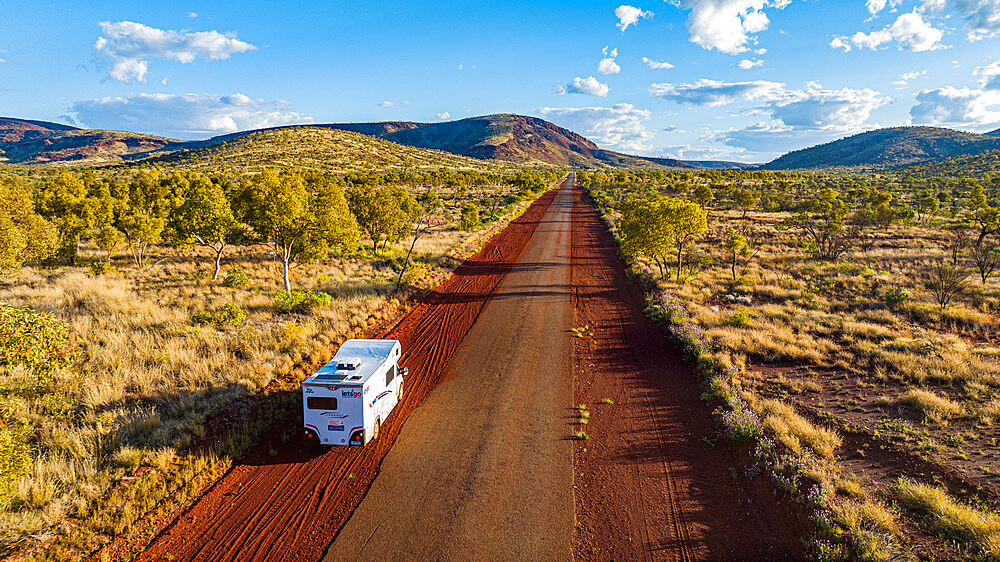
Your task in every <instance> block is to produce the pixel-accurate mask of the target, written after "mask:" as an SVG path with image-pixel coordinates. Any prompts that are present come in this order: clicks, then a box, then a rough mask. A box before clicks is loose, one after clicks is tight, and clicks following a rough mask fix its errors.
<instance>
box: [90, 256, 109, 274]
mask: <svg viewBox="0 0 1000 562" xmlns="http://www.w3.org/2000/svg"><path fill="white" fill-rule="evenodd" d="M114 270H115V266H113V265H111V262H109V261H103V260H97V261H95V262H93V263H91V264H90V274H91V275H93V276H94V277H100V276H101V275H104V274H105V273H110V272H112V271H114Z"/></svg>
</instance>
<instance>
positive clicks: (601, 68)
mask: <svg viewBox="0 0 1000 562" xmlns="http://www.w3.org/2000/svg"><path fill="white" fill-rule="evenodd" d="M601 54H603V55H604V58H602V59H601V62H599V63H597V71H598V72H600V73H601V74H618V73H619V72H621V71H622V67H620V66H618V63H617V62H615V58H616V57H618V49H611V52H608V46H607V45H605V46H604V49H603V50H601Z"/></svg>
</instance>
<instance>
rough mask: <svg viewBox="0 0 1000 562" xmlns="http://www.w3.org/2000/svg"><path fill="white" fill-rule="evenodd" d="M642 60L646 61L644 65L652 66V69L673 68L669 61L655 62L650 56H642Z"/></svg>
mask: <svg viewBox="0 0 1000 562" xmlns="http://www.w3.org/2000/svg"><path fill="white" fill-rule="evenodd" d="M642 62H644V63H646V66H648V67H649V68H652V69H655V70H665V69H668V68H673V67H674V65H672V64H670V63H669V62H666V61H664V62H657V61H655V60H653V59H651V58H648V57H642Z"/></svg>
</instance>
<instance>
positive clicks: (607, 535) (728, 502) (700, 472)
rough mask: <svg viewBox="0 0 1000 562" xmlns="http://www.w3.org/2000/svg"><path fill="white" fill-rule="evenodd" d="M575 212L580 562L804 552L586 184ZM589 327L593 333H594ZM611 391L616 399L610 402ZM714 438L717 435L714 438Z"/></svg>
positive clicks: (576, 547)
mask: <svg viewBox="0 0 1000 562" xmlns="http://www.w3.org/2000/svg"><path fill="white" fill-rule="evenodd" d="M575 194H576V197H577V199H578V201H577V204H576V205H575V210H574V214H573V267H572V283H573V288H574V307H575V309H576V320H575V323H576V326H577V327H583V326H587V327H588V329H587V330H586V333H587V334H588V335H587V336H586V337H584V338H577V339H576V340H575V341H576V347H575V354H574V362H575V366H576V368H575V372H576V383H575V386H576V401H577V403H578V404H586V405H587V407H588V408H589V410H590V412H591V416H590V419H589V424H588V425H586V426H585V429H586V431H587V433H588V434H589V435H590V439H588V440H586V441H579V442H578V443H577V445H576V452H575V455H574V461H575V469H576V470H575V472H574V476H575V484H576V490H575V499H576V514H577V528H576V534H575V536H574V540H573V553H574V557H575V558H576V559H578V560H685V561H686V560H785V559H798V558H802V552H801V548H802V547H801V545H800V543H799V541H798V537H797V536H796V534H795V527H796V526H794V525H793V524H792V523H791V522H789V521H788V520H786V517H785V514H784V513H783V512H782V510H781V509H780V508H779V507H778V506H777V505H775V503H774V499H773V497H772V495H771V494H770V493H769V492H768V490H766V489H765V488H764V487H763V484H762V483H761V482H760V480H762V479H759V480H756V481H753V482H747V480H746V479H745V478H743V477H742V476H741V477H740V478H739V479H736V478H734V477H733V475H731V474H730V472H729V467H735V466H739V463H738V462H737V461H736V458H735V457H734V455H733V453H732V451H731V450H730V449H729V447H728V445H727V443H726V441H725V440H724V439H719V438H718V437H719V436H718V433H717V432H716V430H715V425H714V422H713V420H712V417H711V414H710V411H709V407H708V406H707V405H706V404H705V403H704V402H702V400H701V399H700V395H701V389H700V388H699V386H698V382H697V380H696V378H695V377H696V375H695V374H694V373H693V372H692V368H691V367H690V366H689V365H686V364H685V363H684V362H683V361H682V359H681V356H680V353H679V352H678V351H677V349H676V348H675V347H674V345H673V344H672V343H671V342H670V340H669V339H668V338H667V337H666V335H665V334H664V332H663V329H662V328H660V327H659V326H657V325H656V324H654V323H653V322H651V321H650V320H648V319H647V318H646V316H645V315H644V314H643V312H642V310H643V307H644V306H645V304H644V298H643V294H642V291H641V289H640V288H639V287H637V286H636V284H635V283H633V282H631V281H630V280H629V279H628V278H626V276H625V269H624V265H623V264H622V262H621V259H620V258H619V257H618V253H617V246H616V244H615V242H614V240H613V239H612V238H611V236H610V235H609V234H608V232H607V229H606V227H605V225H604V223H603V221H602V220H601V218H600V215H599V214H598V213H597V211H596V209H595V208H594V205H593V204H592V203H591V202H590V201H589V200H587V199H586V196H585V195H584V194H583V193H582V192H581V190H576V193H575ZM589 334H593V335H592V336H591V335H589ZM605 399H610V401H611V402H613V403H612V404H607V403H603V401H604V400H605ZM706 440H707V441H706Z"/></svg>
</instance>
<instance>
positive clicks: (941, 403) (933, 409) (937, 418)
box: [899, 388, 964, 423]
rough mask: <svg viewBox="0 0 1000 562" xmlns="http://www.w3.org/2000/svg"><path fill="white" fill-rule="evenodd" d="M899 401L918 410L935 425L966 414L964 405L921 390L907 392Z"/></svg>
mask: <svg viewBox="0 0 1000 562" xmlns="http://www.w3.org/2000/svg"><path fill="white" fill-rule="evenodd" d="M899 401H900V402H901V403H903V404H906V405H908V406H911V407H913V408H916V409H917V410H919V411H920V413H922V414H923V415H924V417H925V418H926V419H928V420H930V421H932V422H935V423H945V422H947V421H948V420H949V419H951V418H954V417H957V416H961V415H962V413H963V412H964V408H962V405H961V404H959V403H957V402H955V401H954V400H950V399H948V398H946V397H944V396H940V395H938V394H935V393H934V392H932V391H930V390H923V389H919V388H915V389H913V390H911V391H909V392H907V393H906V394H904V395H903V397H902V398H900V400H899Z"/></svg>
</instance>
